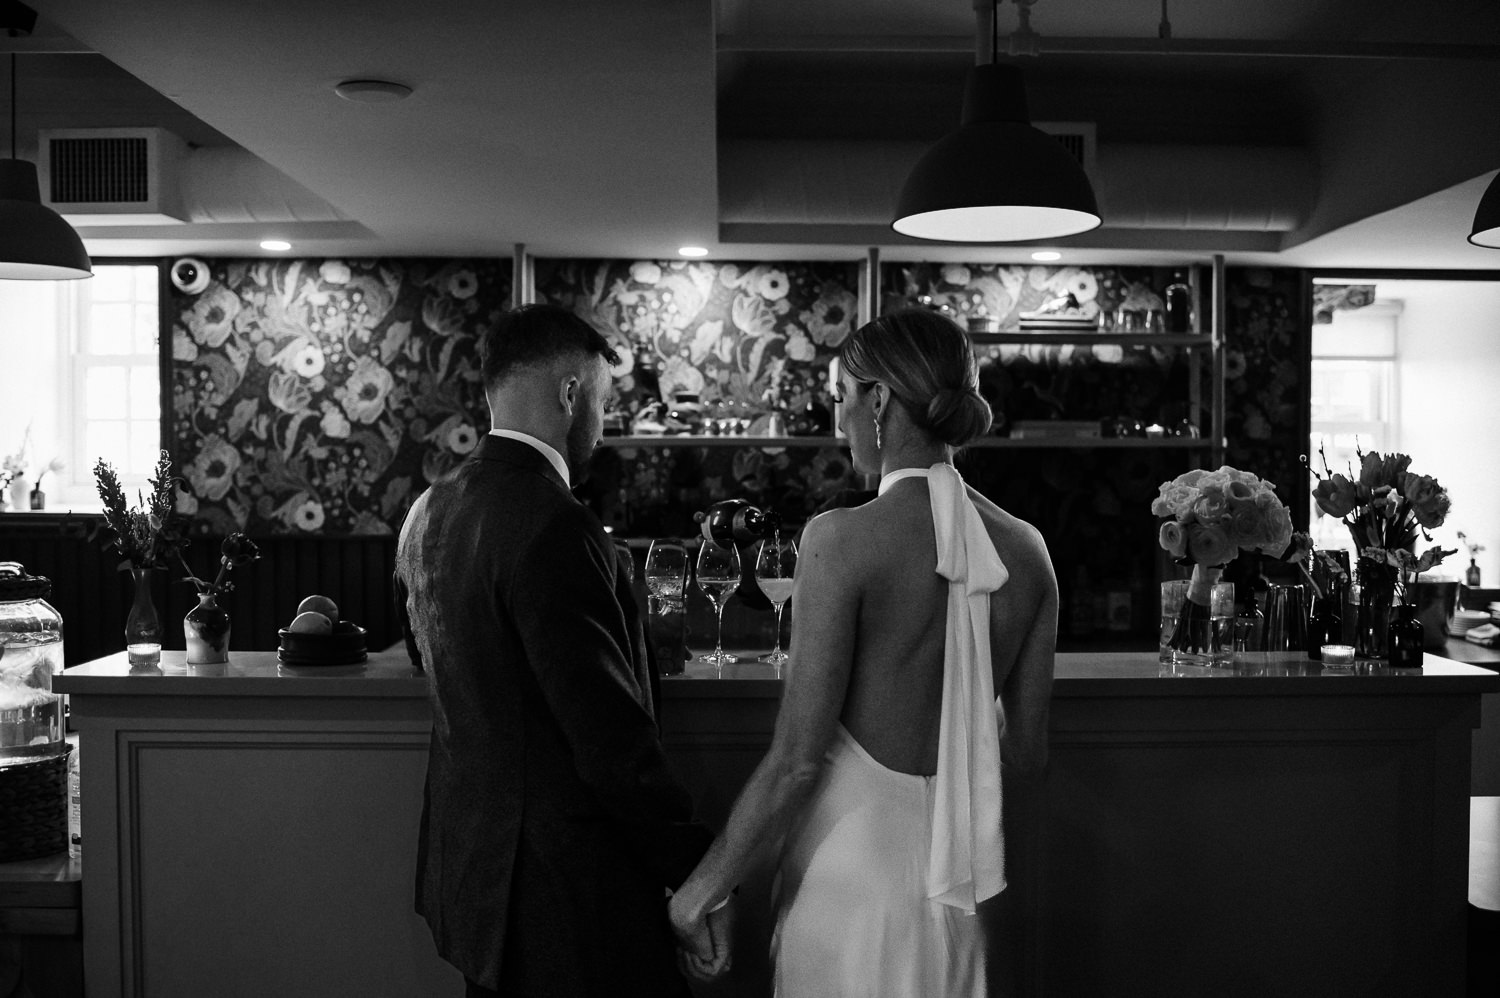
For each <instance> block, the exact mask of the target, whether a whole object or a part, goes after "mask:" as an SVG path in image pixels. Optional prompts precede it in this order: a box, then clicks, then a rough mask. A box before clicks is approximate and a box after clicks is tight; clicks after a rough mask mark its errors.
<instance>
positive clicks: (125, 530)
mask: <svg viewBox="0 0 1500 998" xmlns="http://www.w3.org/2000/svg"><path fill="white" fill-rule="evenodd" d="M94 480H95V482H96V483H97V484H98V488H99V499H100V500H101V501H102V502H103V503H104V525H103V527H102V528H101V529H102V530H103V531H104V532H106V533H108V534H109V535H110V538H109V540H108V541H107V542H106V544H105V546H106V547H113V548H114V549H115V550H117V551H119V552H120V556H121V557H122V559H123V560H122V561H121V562H120V569H121V571H124V570H126V569H132V568H141V569H145V568H165V567H166V562H167V559H168V558H170V557H172V556H174V555H177V552H178V551H179V549H180V548H181V547H182V544H183V543H184V541H183V538H182V534H181V533H180V532H179V531H178V529H177V522H176V517H175V515H174V506H173V484H174V479H173V477H172V461H171V458H169V457H168V456H167V452H166V451H162V452H161V453H160V455H159V456H158V457H157V461H156V474H155V476H154V477H152V478H149V479H147V481H148V482H149V483H150V485H151V495H150V497H149V498H145V497H142V496H141V494H140V493H139V492H137V493H136V501H137V505H136V506H135V507H134V508H131V507H130V506H128V505H127V504H126V500H125V492H124V490H123V489H121V488H120V477H119V475H117V474H116V473H115V469H114V467H113V466H112V465H110V464H109V463H108V462H106V461H105V460H104V459H103V458H100V459H99V460H98V461H97V462H96V463H95V464H94Z"/></svg>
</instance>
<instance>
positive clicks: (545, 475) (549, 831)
mask: <svg viewBox="0 0 1500 998" xmlns="http://www.w3.org/2000/svg"><path fill="white" fill-rule="evenodd" d="M396 587H397V594H398V599H399V600H400V602H401V604H402V606H403V609H404V613H403V617H404V620H403V623H404V624H405V625H406V629H407V633H408V648H409V649H410V650H411V651H412V652H413V656H414V660H415V663H416V664H417V665H418V667H420V668H423V669H424V670H425V671H426V674H427V677H428V691H429V696H428V699H429V701H430V703H431V706H432V717H433V730H432V745H431V752H430V755H429V760H428V767H427V784H426V788H425V792H424V800H423V808H422V826H421V830H420V834H419V844H418V857H417V893H416V907H417V911H418V912H419V913H420V914H422V915H423V916H424V917H425V918H426V920H427V923H428V925H429V926H430V927H431V929H432V933H433V938H434V940H435V941H436V943H437V948H438V952H439V953H440V954H441V955H442V956H443V958H444V959H446V960H448V961H449V962H450V963H452V964H453V965H454V966H456V967H457V968H458V969H459V970H460V971H462V972H463V974H464V976H466V977H468V978H469V979H471V980H473V981H475V982H477V983H479V984H482V985H484V986H485V987H488V988H494V989H501V988H504V989H507V990H509V989H514V990H515V991H516V993H519V994H526V995H547V994H559V995H562V994H566V995H580V994H620V993H626V992H627V991H628V992H630V993H641V994H686V993H687V992H686V987H685V984H684V982H683V981H682V979H681V977H680V976H679V975H678V974H677V972H676V970H675V969H674V964H673V958H672V957H673V943H672V938H671V934H670V927H669V925H668V924H667V922H666V908H665V905H664V903H663V898H664V895H665V891H664V890H663V888H673V889H675V888H676V887H678V886H680V885H681V883H682V881H683V880H685V879H686V877H687V875H688V873H690V872H691V871H692V869H693V867H694V866H695V865H696V864H697V862H698V860H699V859H700V858H701V856H702V855H703V853H704V851H705V850H706V849H707V847H708V844H709V842H710V841H711V839H712V835H711V833H710V832H709V831H708V829H707V828H705V827H704V826H702V825H701V824H698V823H696V822H695V821H694V820H693V818H692V800H691V798H690V797H689V795H688V794H687V792H686V791H685V790H684V789H683V788H682V786H681V785H680V784H679V783H678V782H677V780H676V779H675V778H674V777H673V776H672V775H671V773H670V772H669V770H668V768H667V761H666V757H665V755H664V753H663V751H662V746H661V742H660V738H659V735H658V730H657V724H656V720H655V716H654V713H653V703H654V697H653V687H654V685H655V683H654V679H655V677H654V676H653V675H652V670H651V666H650V664H649V663H648V660H647V657H646V645H645V641H644V636H643V633H642V628H641V624H640V620H639V616H638V611H637V607H636V603H635V599H634V597H633V596H632V595H631V593H630V590H629V585H628V581H627V580H625V579H624V578H623V576H622V573H621V572H619V571H618V568H617V565H616V555H615V550H614V546H613V545H612V544H611V543H610V541H609V539H608V537H607V536H606V535H605V533H604V530H603V528H602V526H601V525H600V523H599V521H598V519H597V518H596V517H595V516H594V515H593V514H592V513H591V512H589V510H588V509H587V508H586V507H584V506H583V505H582V504H580V503H578V502H577V501H576V500H574V499H573V497H572V496H571V495H569V494H568V491H567V489H566V488H565V487H564V485H563V482H562V480H561V479H560V478H559V477H558V475H557V472H556V470H555V469H554V468H553V467H552V465H551V464H549V463H548V461H547V460H546V458H544V457H543V456H542V455H541V454H540V453H539V452H538V451H537V450H536V449H535V448H533V447H531V446H528V445H527V444H525V443H523V442H520V441H516V440H508V439H504V438H500V437H495V436H489V435H487V436H485V437H484V439H483V440H482V441H481V443H480V444H479V447H478V448H477V450H476V452H475V454H474V455H473V457H472V458H471V459H470V460H468V461H466V462H465V463H464V464H462V465H461V466H460V467H458V468H457V469H456V470H455V471H453V472H452V473H451V474H449V475H448V476H446V477H444V478H443V479H441V480H439V481H437V482H435V483H434V484H433V485H432V487H431V488H430V489H428V490H427V491H426V492H425V493H423V494H422V496H420V497H419V498H418V499H417V501H416V503H415V504H414V505H413V506H412V508H411V511H410V512H409V513H408V515H407V519H406V522H405V524H404V525H403V526H402V529H401V537H400V541H399V543H398V545H397V551H396Z"/></svg>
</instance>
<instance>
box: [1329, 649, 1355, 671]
mask: <svg viewBox="0 0 1500 998" xmlns="http://www.w3.org/2000/svg"><path fill="white" fill-rule="evenodd" d="M1322 652H1323V668H1325V669H1352V668H1354V646H1353V645H1324V646H1323V648H1322Z"/></svg>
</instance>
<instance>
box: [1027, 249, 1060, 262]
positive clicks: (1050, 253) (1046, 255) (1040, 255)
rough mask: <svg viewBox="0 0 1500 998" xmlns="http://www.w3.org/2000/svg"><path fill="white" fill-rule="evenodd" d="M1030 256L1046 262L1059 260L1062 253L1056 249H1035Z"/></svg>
mask: <svg viewBox="0 0 1500 998" xmlns="http://www.w3.org/2000/svg"><path fill="white" fill-rule="evenodd" d="M1031 258H1032V259H1033V260H1036V261H1038V262H1040V263H1047V262H1049V261H1052V260H1061V259H1062V254H1061V253H1059V252H1058V251H1057V250H1037V251H1036V252H1035V253H1033V254H1031Z"/></svg>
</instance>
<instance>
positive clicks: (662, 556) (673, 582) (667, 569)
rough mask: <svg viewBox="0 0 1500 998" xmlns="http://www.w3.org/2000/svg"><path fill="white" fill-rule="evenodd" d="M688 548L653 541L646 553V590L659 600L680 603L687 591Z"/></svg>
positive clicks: (670, 542)
mask: <svg viewBox="0 0 1500 998" xmlns="http://www.w3.org/2000/svg"><path fill="white" fill-rule="evenodd" d="M687 565H688V560H687V548H685V547H683V546H682V545H681V544H679V543H677V542H676V541H652V542H651V550H649V551H647V552H646V589H647V591H649V592H650V593H651V595H652V596H655V597H656V598H657V599H659V600H666V601H668V602H671V603H680V602H681V601H682V599H683V595H684V591H685V590H686V589H687Z"/></svg>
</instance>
